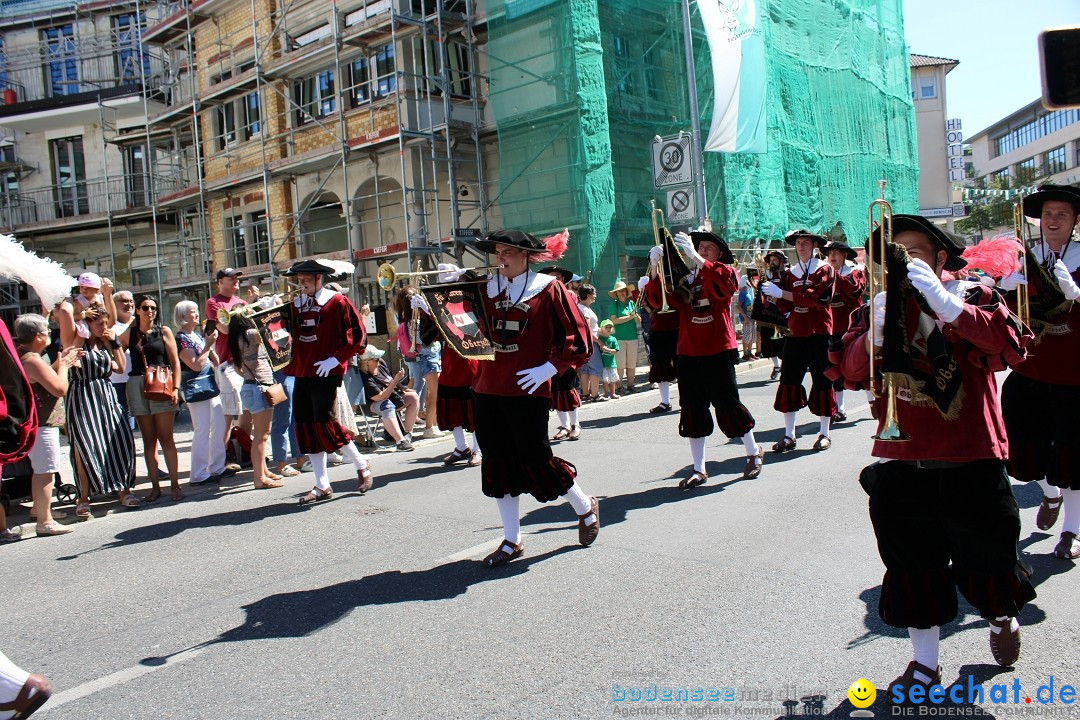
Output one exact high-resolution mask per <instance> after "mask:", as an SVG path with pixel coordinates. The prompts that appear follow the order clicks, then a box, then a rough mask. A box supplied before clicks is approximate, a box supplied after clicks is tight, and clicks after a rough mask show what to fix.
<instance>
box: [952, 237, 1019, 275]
mask: <svg viewBox="0 0 1080 720" xmlns="http://www.w3.org/2000/svg"><path fill="white" fill-rule="evenodd" d="M1021 252H1023V245H1021V244H1020V241H1019V240H1017V239H1016V236H1015V235H998V236H997V237H993V238H990V239H989V240H983V241H982V242H981V243H979V244H978V245H972V246H971V247H969V248H967V249H966V250H964V259H965V260H967V262H968V264H967V267H965V268H964V270H981V271H983V272H984V273H986V274H987V275H989V276H990V277H994V278H1002V277H1005V276H1006V275H1011V274H1012V273H1014V272H1016V271H1017V270H1018V269H1019V268H1020V253H1021Z"/></svg>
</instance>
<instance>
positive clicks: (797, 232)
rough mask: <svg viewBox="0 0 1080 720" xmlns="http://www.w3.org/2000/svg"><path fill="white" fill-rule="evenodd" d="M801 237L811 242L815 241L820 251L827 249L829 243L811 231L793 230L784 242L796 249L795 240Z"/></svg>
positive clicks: (785, 237)
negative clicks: (826, 245)
mask: <svg viewBox="0 0 1080 720" xmlns="http://www.w3.org/2000/svg"><path fill="white" fill-rule="evenodd" d="M800 237H805V238H810V239H811V240H813V241H814V245H816V246H817V247H818V249H819V250H820V249H821V248H823V247H825V243H826V242H828V241H827V240H826V239H825V238H824V237H822V236H821V235H818V234H817V233H816V232H810V231H809V230H792V231H791V232H789V233H788V234H787V235H785V236H784V242H785V243H787V244H788V245H790V246H791V247H795V240H796V238H800Z"/></svg>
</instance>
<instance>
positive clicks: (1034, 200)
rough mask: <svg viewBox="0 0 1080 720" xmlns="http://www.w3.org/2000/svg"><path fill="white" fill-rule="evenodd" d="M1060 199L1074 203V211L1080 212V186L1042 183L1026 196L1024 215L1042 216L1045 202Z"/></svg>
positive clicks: (1030, 216)
mask: <svg viewBox="0 0 1080 720" xmlns="http://www.w3.org/2000/svg"><path fill="white" fill-rule="evenodd" d="M1047 200H1060V201H1062V202H1067V203H1069V204H1070V205H1072V208H1073V212H1075V213H1077V214H1080V188H1074V187H1072V186H1071V185H1042V186H1040V187H1039V189H1038V190H1036V191H1035V192H1033V193H1031V194H1030V195H1028V196H1027V197H1025V198H1024V215H1026V216H1027V217H1029V218H1038V217H1040V216H1042V207H1043V203H1044V202H1046V201H1047Z"/></svg>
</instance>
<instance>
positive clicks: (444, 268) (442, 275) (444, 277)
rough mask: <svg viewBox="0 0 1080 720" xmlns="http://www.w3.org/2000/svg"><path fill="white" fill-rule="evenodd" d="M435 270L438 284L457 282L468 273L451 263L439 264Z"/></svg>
mask: <svg viewBox="0 0 1080 720" xmlns="http://www.w3.org/2000/svg"><path fill="white" fill-rule="evenodd" d="M436 269H437V270H439V282H441V283H448V282H457V281H458V280H460V279H461V276H462V275H464V274H465V273H466V272H468V271H467V270H462V269H461V268H459V267H458V266H457V265H454V264H453V263H439V265H438V267H437V268H436Z"/></svg>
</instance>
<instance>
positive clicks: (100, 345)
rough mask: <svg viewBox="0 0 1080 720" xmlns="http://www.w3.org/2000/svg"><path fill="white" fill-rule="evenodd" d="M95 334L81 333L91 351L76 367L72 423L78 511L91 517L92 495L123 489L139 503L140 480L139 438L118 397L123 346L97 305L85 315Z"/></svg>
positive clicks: (80, 341) (125, 497)
mask: <svg viewBox="0 0 1080 720" xmlns="http://www.w3.org/2000/svg"><path fill="white" fill-rule="evenodd" d="M83 319H85V320H86V322H87V325H88V326H89V337H83V336H82V334H80V335H78V336H77V337H76V338H75V347H80V348H83V349H84V350H86V356H85V357H83V358H82V361H81V363H82V367H74V368H72V370H71V383H70V385H69V387H68V393H67V400H66V401H67V413H68V417H67V428H68V438H69V440H70V442H71V448H72V460H71V464H72V465H74V466H75V468H76V472H77V473H78V475H79V503H78V504H77V505H76V506H75V515H76V516H77V517H81V518H87V517H90V494H91V492H93V493H94V494H97V495H104V494H106V493H113V492H115V493H119V495H120V504H121V505H123V506H125V507H138V506H139V499H138V498H137V497H135V496H134V495H133V494H132V493H131V485H132V483H133V481H134V479H135V438H134V436H133V435H132V433H131V427H130V426H129V425H128V424H127V419H126V417H125V416H124V410H123V408H121V407H120V402H119V401H118V400H117V399H116V391H115V390H113V387H112V382H111V381H110V380H109V377H110V375H111V374H112V373H113V372H114V371H115V370H116V368H118V367H119V368H123V367H124V365H125V363H126V359H125V357H124V351H123V348H121V347H120V343H119V342H117V340H116V338H115V337H114V336H113V331H112V326H111V325H110V323H109V313H108V311H107V310H105V308H104V307H102V306H100V305H91V306H90V307H88V308H87V309H86V312H85V313H84V315H83Z"/></svg>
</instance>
